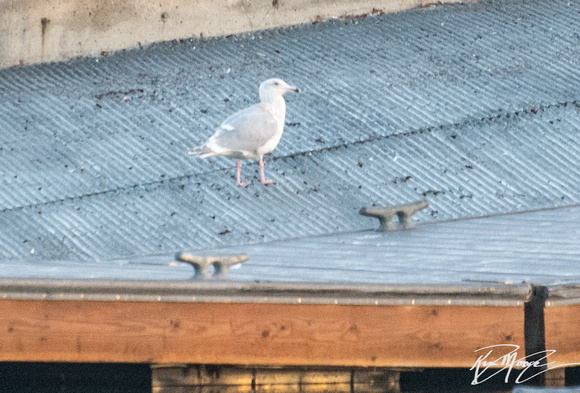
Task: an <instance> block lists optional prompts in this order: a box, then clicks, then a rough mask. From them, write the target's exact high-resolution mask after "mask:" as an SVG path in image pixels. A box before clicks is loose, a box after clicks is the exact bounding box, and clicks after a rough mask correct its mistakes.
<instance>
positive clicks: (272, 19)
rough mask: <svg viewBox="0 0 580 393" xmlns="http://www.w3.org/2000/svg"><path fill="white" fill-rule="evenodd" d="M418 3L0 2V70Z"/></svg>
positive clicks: (289, 0)
mask: <svg viewBox="0 0 580 393" xmlns="http://www.w3.org/2000/svg"><path fill="white" fill-rule="evenodd" d="M423 1H425V0H163V1H161V0H160V1H152V0H0V67H8V66H12V65H18V64H30V63H38V62H46V61H53V60H63V59H69V58H72V57H76V56H83V55H90V54H99V53H101V52H103V51H112V50H117V49H122V48H127V47H133V46H136V45H139V44H141V45H144V44H148V43H152V42H156V41H166V40H172V39H177V38H188V37H199V36H202V35H203V36H204V37H209V36H219V35H227V34H232V33H240V32H244V31H250V30H259V29H265V28H271V27H280V26H289V25H293V24H299V23H308V22H312V21H315V20H321V19H326V18H331V17H341V16H346V15H359V14H368V13H371V12H372V11H373V9H376V10H381V11H383V12H395V11H399V10H403V9H409V8H412V7H416V6H418V5H421V3H422V2H423Z"/></svg>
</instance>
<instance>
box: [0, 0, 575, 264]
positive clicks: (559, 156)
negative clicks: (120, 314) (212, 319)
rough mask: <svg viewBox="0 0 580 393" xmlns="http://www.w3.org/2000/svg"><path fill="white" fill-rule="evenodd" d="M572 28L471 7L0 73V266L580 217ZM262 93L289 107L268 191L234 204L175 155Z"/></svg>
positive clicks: (557, 17) (525, 6)
mask: <svg viewBox="0 0 580 393" xmlns="http://www.w3.org/2000/svg"><path fill="white" fill-rule="evenodd" d="M579 12H580V3H578V2H569V1H553V2H540V1H532V2H529V1H526V2H523V1H507V2H501V3H497V2H481V3H478V4H466V5H453V6H444V7H437V8H434V9H425V10H417V11H411V12H404V13H400V14H396V15H383V16H380V17H373V18H367V19H364V20H358V21H348V22H342V21H331V22H326V23H319V24H315V25H305V26H301V27H295V28H289V29H281V30H273V31H267V32H261V33H256V34H251V35H244V36H234V37H229V38H223V39H212V40H208V41H201V40H191V41H187V42H171V43H163V44H158V45H153V46H151V47H148V48H145V49H142V50H131V51H123V52H119V53H116V54H114V55H112V56H109V57H106V58H89V59H81V60H76V61H72V62H68V63H58V64H46V65H40V66H32V67H24V68H12V69H5V70H2V71H0V102H1V104H0V129H1V130H3V132H2V133H1V134H0V179H1V180H0V181H1V185H2V187H0V259H3V260H13V261H21V260H46V259H58V260H64V259H71V260H73V259H110V258H116V257H120V256H131V255H135V256H139V255H147V254H155V253H167V252H173V251H175V250H178V249H189V250H192V249H197V248H202V249H203V248H210V247H216V246H220V245H228V244H232V243H233V244H245V243H260V242H264V241H273V240H279V239H287V238H294V237H303V236H312V235H322V234H329V233H335V232H342V231H352V230H359V229H366V228H370V227H372V226H373V224H371V223H370V221H369V219H368V218H364V217H360V216H359V215H358V213H357V212H358V209H359V208H360V207H362V206H368V205H370V204H373V203H376V204H400V203H406V202H410V201H414V200H417V199H422V198H425V199H428V200H429V202H430V206H431V207H430V209H429V210H426V211H424V212H421V213H419V214H417V216H416V218H417V220H418V221H420V222H428V221H433V220H442V219H454V218H461V217H473V216H479V215H486V214H494V213H501V212H510V211H521V210H526V209H536V208H542V207H552V206H566V205H572V204H576V203H579V202H580V187H578V184H580V164H579V163H578V159H577V157H578V156H579V153H580V151H579V150H580V143H579V142H580V131H579V130H580V110H579V108H580V104H579V100H580V96H579V94H580V93H579V92H580V88H579V87H580V49H579V48H580V36H579V34H578V31H580V18H578V13H579ZM271 76H280V77H282V78H284V79H286V80H287V81H288V82H291V83H293V84H295V85H298V86H300V87H301V88H303V90H304V92H303V93H302V94H299V95H293V96H288V101H289V102H288V113H287V122H288V123H290V124H289V125H288V126H287V128H286V131H285V134H284V136H283V139H282V142H281V143H280V145H279V147H278V149H277V150H276V151H275V152H274V154H273V158H272V159H270V161H269V162H267V164H266V170H267V173H268V174H269V176H270V177H272V178H274V179H276V180H278V181H279V184H278V185H276V186H274V187H267V188H265V187H262V186H261V185H259V184H256V185H254V186H250V187H249V188H248V189H239V188H236V187H235V185H234V182H233V180H232V175H233V174H234V171H235V162H232V161H229V160H227V159H223V158H218V159H215V160H213V161H202V160H196V159H194V158H192V157H190V156H187V155H186V154H185V152H186V151H187V149H188V148H189V147H191V146H193V145H195V144H198V143H199V142H201V141H203V140H205V139H206V138H207V137H208V136H209V135H211V133H212V132H213V129H214V128H215V127H216V126H217V125H218V124H219V123H220V122H221V120H223V118H224V116H225V115H226V114H229V113H232V112H233V111H235V110H237V109H240V108H242V107H244V106H246V105H248V104H249V103H252V102H254V101H256V99H257V86H258V84H259V82H260V81H262V80H263V79H266V78H267V77H271ZM125 97H128V98H129V101H128V102H125V101H124V98H125ZM532 107H533V108H534V111H532ZM243 175H244V177H245V178H246V179H248V178H254V179H256V177H257V165H256V164H255V163H250V162H248V163H247V165H245V166H244V171H243ZM256 183H257V182H256ZM32 251H34V252H33V253H32Z"/></svg>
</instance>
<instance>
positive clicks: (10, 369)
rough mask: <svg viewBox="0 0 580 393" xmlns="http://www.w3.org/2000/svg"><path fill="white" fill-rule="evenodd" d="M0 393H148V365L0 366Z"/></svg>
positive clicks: (28, 364) (55, 364) (149, 373)
mask: <svg viewBox="0 0 580 393" xmlns="http://www.w3.org/2000/svg"><path fill="white" fill-rule="evenodd" d="M0 392H1V393H4V392H6V393H27V392H31V393H32V392H34V393H43V392H47V393H52V392H58V393H77V392H78V393H145V392H147V393H151V371H150V368H149V365H146V364H145V365H137V364H69V363H0Z"/></svg>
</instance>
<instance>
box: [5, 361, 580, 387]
mask: <svg viewBox="0 0 580 393" xmlns="http://www.w3.org/2000/svg"><path fill="white" fill-rule="evenodd" d="M513 379H514V378H513V377H512V378H511V381H509V382H508V383H506V382H505V374H501V375H498V376H497V377H494V378H493V379H490V380H489V381H486V382H484V383H482V384H480V385H476V386H472V385H471V381H472V380H473V372H472V371H470V370H467V369H427V370H423V371H416V372H402V373H401V379H400V384H401V392H403V393H406V392H408V393H411V392H412V393H443V392H448V393H455V392H456V393H471V392H473V393H499V392H512V390H513V389H514V387H516V385H515V384H514V383H513ZM566 382H567V383H566V385H567V386H579V385H580V367H576V368H569V369H567V370H566ZM258 390H259V389H258ZM193 391H195V392H199V393H205V392H208V393H209V392H212V393H214V392H219V388H217V389H216V387H213V388H209V389H194V390H192V392H193ZM230 391H232V390H228V392H230ZM273 391H274V390H269V392H273ZM285 391H286V392H287V390H285ZM325 391H326V392H329V391H328V390H325ZM378 391H380V389H379V390H373V391H372V393H376V392H378ZM26 392H34V393H42V392H47V393H51V392H59V393H117V392H118V393H150V392H151V371H150V368H149V366H148V365H139V364H69V363H0V393H26ZM356 392H357V393H366V392H364V391H363V392H361V391H359V390H357V391H356ZM368 393H371V392H368Z"/></svg>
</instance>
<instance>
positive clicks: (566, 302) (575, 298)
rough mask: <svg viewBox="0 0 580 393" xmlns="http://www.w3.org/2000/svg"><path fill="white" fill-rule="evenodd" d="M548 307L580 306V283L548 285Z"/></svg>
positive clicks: (546, 304)
mask: <svg viewBox="0 0 580 393" xmlns="http://www.w3.org/2000/svg"><path fill="white" fill-rule="evenodd" d="M546 288H547V289H548V298H547V299H546V303H545V306H546V307H554V306H571V305H578V304H580V281H571V282H566V283H554V284H551V285H547V286H546Z"/></svg>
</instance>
